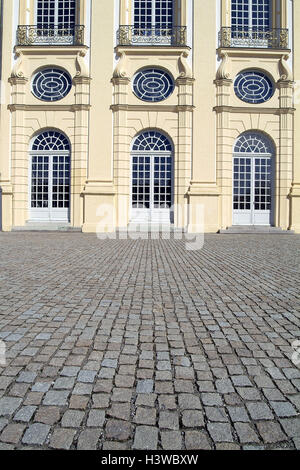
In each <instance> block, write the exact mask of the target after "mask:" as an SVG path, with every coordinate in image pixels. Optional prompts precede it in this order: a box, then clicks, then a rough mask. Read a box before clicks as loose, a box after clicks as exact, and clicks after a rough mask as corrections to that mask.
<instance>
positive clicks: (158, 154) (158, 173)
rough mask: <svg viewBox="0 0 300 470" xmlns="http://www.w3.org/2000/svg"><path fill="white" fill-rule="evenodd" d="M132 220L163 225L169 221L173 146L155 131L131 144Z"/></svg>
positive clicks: (171, 196)
mask: <svg viewBox="0 0 300 470" xmlns="http://www.w3.org/2000/svg"><path fill="white" fill-rule="evenodd" d="M131 155H132V156H131V158H132V205H131V220H132V222H136V223H143V222H147V223H148V222H150V223H166V224H169V223H170V221H171V219H172V216H173V215H172V210H171V208H172V202H173V147H172V143H171V142H170V140H169V139H168V138H167V137H166V136H165V135H163V134H162V133H160V132H158V131H145V132H143V133H142V134H140V135H139V136H137V137H136V139H135V140H134V142H133V146H132V152H131Z"/></svg>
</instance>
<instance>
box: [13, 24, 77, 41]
mask: <svg viewBox="0 0 300 470" xmlns="http://www.w3.org/2000/svg"><path fill="white" fill-rule="evenodd" d="M17 45H18V46H83V45H84V26H80V25H79V26H78V25H76V26H71V27H66V28H62V27H58V26H50V27H48V28H47V27H45V26H43V27H39V26H18V30H17Z"/></svg>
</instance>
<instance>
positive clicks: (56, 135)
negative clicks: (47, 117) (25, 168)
mask: <svg viewBox="0 0 300 470" xmlns="http://www.w3.org/2000/svg"><path fill="white" fill-rule="evenodd" d="M32 150H34V151H40V152H44V151H49V150H50V151H51V150H53V151H58V150H59V151H64V152H69V151H70V144H69V141H68V139H67V138H66V137H65V136H64V135H63V134H61V133H60V132H57V131H46V132H43V133H42V134H39V135H38V136H37V137H36V138H35V140H34V142H33V144H32Z"/></svg>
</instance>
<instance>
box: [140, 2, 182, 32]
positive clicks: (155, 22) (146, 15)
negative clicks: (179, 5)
mask: <svg viewBox="0 0 300 470" xmlns="http://www.w3.org/2000/svg"><path fill="white" fill-rule="evenodd" d="M173 6H174V1H173V0H134V13H133V14H134V26H135V28H142V29H149V28H157V29H169V28H172V26H173V17H174V8H173Z"/></svg>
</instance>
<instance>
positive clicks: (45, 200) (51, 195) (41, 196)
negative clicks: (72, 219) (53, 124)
mask: <svg viewBox="0 0 300 470" xmlns="http://www.w3.org/2000/svg"><path fill="white" fill-rule="evenodd" d="M70 159H71V154H70V143H69V140H68V139H67V138H66V136H65V135H63V134H62V133H60V132H57V131H55V130H49V131H44V132H42V133H41V134H39V135H38V136H37V137H36V138H35V139H34V141H33V143H32V146H31V151H30V175H29V177H30V219H31V220H36V221H62V222H67V221H68V220H69V208H70Z"/></svg>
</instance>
